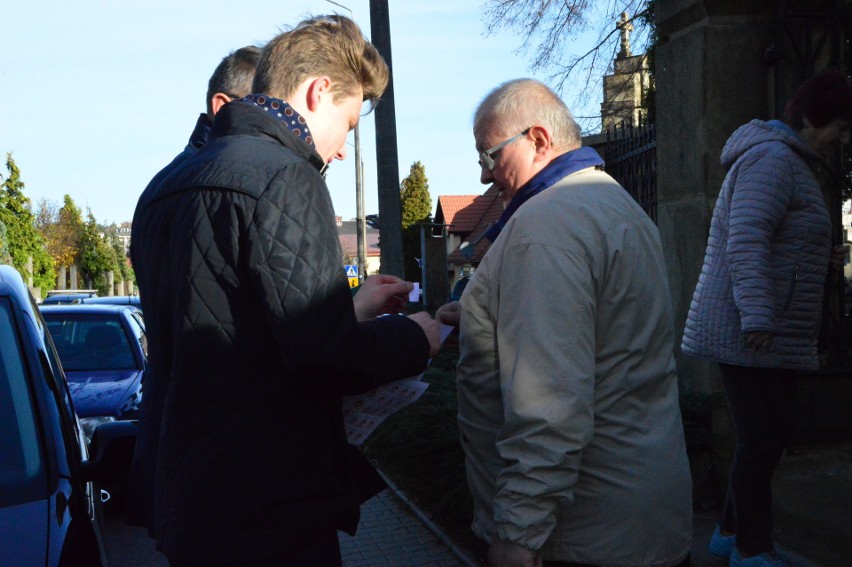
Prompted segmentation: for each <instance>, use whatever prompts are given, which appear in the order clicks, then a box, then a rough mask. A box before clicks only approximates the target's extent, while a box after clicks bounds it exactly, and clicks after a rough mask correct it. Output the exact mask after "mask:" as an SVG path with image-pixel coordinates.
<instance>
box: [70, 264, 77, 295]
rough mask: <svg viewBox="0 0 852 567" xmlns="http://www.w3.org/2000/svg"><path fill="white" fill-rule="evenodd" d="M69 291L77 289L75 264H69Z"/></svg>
mask: <svg viewBox="0 0 852 567" xmlns="http://www.w3.org/2000/svg"><path fill="white" fill-rule="evenodd" d="M70 289H71V290H76V289H77V266H76V265H75V264H71V287H70Z"/></svg>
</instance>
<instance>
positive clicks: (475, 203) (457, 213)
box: [435, 185, 503, 288]
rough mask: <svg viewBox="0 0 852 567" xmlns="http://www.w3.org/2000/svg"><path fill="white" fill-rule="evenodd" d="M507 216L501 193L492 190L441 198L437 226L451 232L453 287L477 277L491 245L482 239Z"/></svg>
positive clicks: (449, 263)
mask: <svg viewBox="0 0 852 567" xmlns="http://www.w3.org/2000/svg"><path fill="white" fill-rule="evenodd" d="M502 213H503V201H502V200H501V199H500V192H499V191H497V189H495V188H494V186H493V185H492V186H490V187H489V188H488V189H487V190H486V191H485V193H483V194H482V195H441V196H439V197H438V206H437V209H436V211H435V223H436V224H444V225H446V229H447V272H448V277H449V283H450V287H451V288H452V286H453V285H454V284H455V282H456V281H458V280H459V278H462V277H464V276H468V275H470V274H472V273H473V271H474V270H475V269H476V266H478V265H479V262H480V261H481V260H482V257H483V256H485V252H486V251H487V250H488V247H489V246H490V245H491V242H489V241H488V240H486V239H484V238H482V235H483V234H484V233H485V231H486V230H487V229H488V227H490V226H491V225H492V224H494V223H495V222H497V220H498V219H499V218H500V215H501V214H502Z"/></svg>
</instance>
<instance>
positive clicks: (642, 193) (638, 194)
mask: <svg viewBox="0 0 852 567" xmlns="http://www.w3.org/2000/svg"><path fill="white" fill-rule="evenodd" d="M603 158H604V161H605V162H606V166H605V169H606V172H607V173H609V174H610V175H611V176H612V177H613V178H614V179H615V180H616V181H618V182H619V183H621V185H622V187H624V188H625V189H627V192H628V193H630V195H631V196H632V197H633V198H634V199H635V200H636V202H637V203H639V206H640V207H642V208H643V209H644V210H645V212H646V213H648V216H649V217H651V220H653V221H654V222H655V223H656V222H657V138H656V129H655V128H654V125H653V124H646V125H643V126H633V125H632V124H629V123H624V122H622V123H621V124H620V125H618V126H615V127H614V128H609V129H607V132H606V146H605V147H604V156H603Z"/></svg>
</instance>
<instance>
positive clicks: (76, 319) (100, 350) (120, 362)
mask: <svg viewBox="0 0 852 567" xmlns="http://www.w3.org/2000/svg"><path fill="white" fill-rule="evenodd" d="M42 314H43V316H44V320H45V322H46V324H47V328H48V329H49V330H50V335H51V337H52V338H53V344H54V345H55V346H56V350H57V352H59V359H60V360H61V361H62V367H63V368H64V369H65V371H66V372H74V371H81V370H136V369H138V363H137V362H136V359H135V357H134V356H133V350H132V349H131V347H130V342H129V339H128V336H127V333H126V332H125V330H124V326H123V325H122V324H121V320H120V319H119V318H118V316H117V315H110V314H99V313H70V312H66V313H62V312H48V311H46V310H45V311H44V312H43V313H42ZM133 340H137V339H136V338H135V337H133Z"/></svg>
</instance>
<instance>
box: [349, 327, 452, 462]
mask: <svg viewBox="0 0 852 567" xmlns="http://www.w3.org/2000/svg"><path fill="white" fill-rule="evenodd" d="M454 328H455V327H452V326H450V325H441V326H440V335H441V343H443V342H444V339H446V338H447V336H449V334H450V332H452V330H453V329H454ZM430 362H431V360H430ZM428 387H429V384H427V383H426V382H424V381H423V374H420V375H419V376H415V377H412V378H404V379H402V380H396V381H395V382H390V383H388V384H385V385H384V386H381V387H379V388H376V389H375V390H371V391H369V392H367V393H366V394H360V395H358V396H345V397H344V398H343V423H344V425H345V426H346V439H347V441H349V443H351V444H352V445H361V444H362V443H363V442H364V441H365V440H366V439H367V437H369V436H370V434H371V433H372V432H373V431H375V430H376V428H377V427H378V426H379V424H381V423H382V422H383V421H384V420H385V419H386V418H387V417H388V416H389V415H393V414H394V413H396V412H398V411H399V410H401V409H402V408H404V407H406V406H408V405H411V404H413V403H414V402H416V401H417V400H419V399H420V396H422V395H423V392H425V391H426V389H427V388H428Z"/></svg>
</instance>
